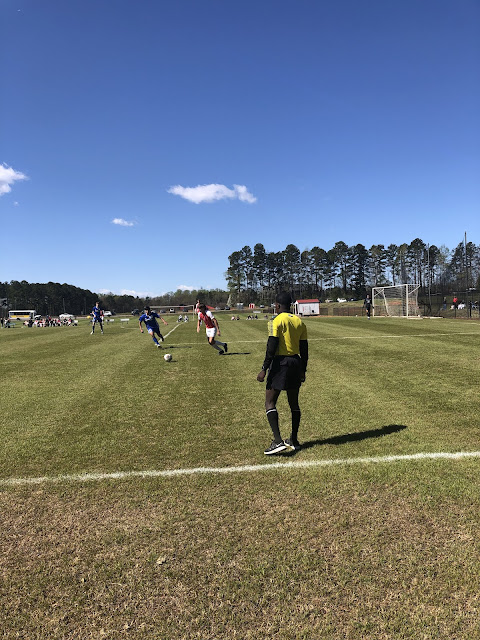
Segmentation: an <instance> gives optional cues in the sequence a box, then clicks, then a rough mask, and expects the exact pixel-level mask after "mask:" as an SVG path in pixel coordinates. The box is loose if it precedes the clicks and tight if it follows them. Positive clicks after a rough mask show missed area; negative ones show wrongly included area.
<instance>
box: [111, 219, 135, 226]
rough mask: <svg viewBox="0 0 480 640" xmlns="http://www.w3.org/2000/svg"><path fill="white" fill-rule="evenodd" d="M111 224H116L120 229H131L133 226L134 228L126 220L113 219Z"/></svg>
mask: <svg viewBox="0 0 480 640" xmlns="http://www.w3.org/2000/svg"><path fill="white" fill-rule="evenodd" d="M112 224H118V225H120V226H121V227H133V226H135V223H134V222H129V221H128V220H124V219H123V218H114V219H113V220H112Z"/></svg>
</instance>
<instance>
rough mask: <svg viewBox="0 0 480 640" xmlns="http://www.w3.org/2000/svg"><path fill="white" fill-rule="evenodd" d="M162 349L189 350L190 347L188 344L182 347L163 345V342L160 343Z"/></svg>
mask: <svg viewBox="0 0 480 640" xmlns="http://www.w3.org/2000/svg"><path fill="white" fill-rule="evenodd" d="M162 347H163V348H164V349H191V348H192V347H191V346H190V345H188V344H185V345H182V344H170V345H168V344H165V343H164V342H162Z"/></svg>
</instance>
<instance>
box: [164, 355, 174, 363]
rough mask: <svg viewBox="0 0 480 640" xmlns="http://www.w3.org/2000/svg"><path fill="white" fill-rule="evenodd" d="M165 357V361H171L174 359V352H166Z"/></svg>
mask: <svg viewBox="0 0 480 640" xmlns="http://www.w3.org/2000/svg"><path fill="white" fill-rule="evenodd" d="M163 359H164V360H165V362H171V360H172V354H171V353H166V354H165V355H164V356H163Z"/></svg>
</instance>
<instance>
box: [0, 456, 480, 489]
mask: <svg viewBox="0 0 480 640" xmlns="http://www.w3.org/2000/svg"><path fill="white" fill-rule="evenodd" d="M464 458H480V451H457V452H454V453H448V452H437V453H412V454H406V455H392V456H377V457H371V458H340V459H336V460H335V459H329V460H307V461H303V462H301V461H290V462H273V463H270V464H253V465H242V466H230V467H194V468H191V469H165V470H163V471H162V470H147V471H115V472H112V473H80V474H72V475H60V476H42V477H38V478H5V479H3V480H2V479H0V486H2V485H3V486H4V487H6V486H10V487H12V486H25V485H38V484H53V483H61V482H95V481H102V480H125V479H129V478H171V477H174V476H191V475H198V474H225V473H227V474H229V473H253V472H258V471H271V470H277V469H282V470H285V469H291V470H297V469H311V468H315V467H329V466H333V465H354V464H372V463H375V464H379V463H390V462H401V461H404V462H405V461H418V460H461V459H464Z"/></svg>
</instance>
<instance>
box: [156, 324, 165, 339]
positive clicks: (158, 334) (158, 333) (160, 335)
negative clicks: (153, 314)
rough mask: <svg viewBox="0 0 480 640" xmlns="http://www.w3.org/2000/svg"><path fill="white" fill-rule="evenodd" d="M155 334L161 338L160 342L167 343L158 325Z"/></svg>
mask: <svg viewBox="0 0 480 640" xmlns="http://www.w3.org/2000/svg"><path fill="white" fill-rule="evenodd" d="M155 333H156V334H157V336H158V337H159V338H160V342H164V341H165V338H164V337H163V336H162V334H161V332H160V327H159V326H158V325H157V326H156V327H155Z"/></svg>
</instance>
